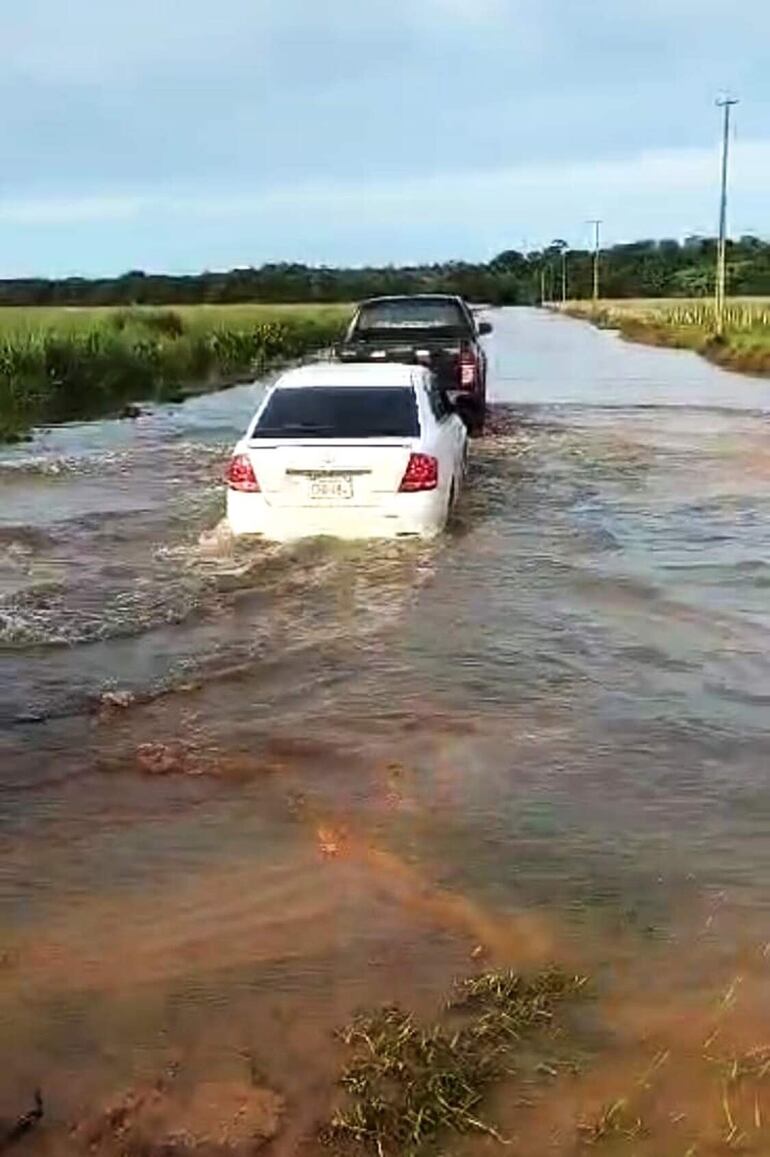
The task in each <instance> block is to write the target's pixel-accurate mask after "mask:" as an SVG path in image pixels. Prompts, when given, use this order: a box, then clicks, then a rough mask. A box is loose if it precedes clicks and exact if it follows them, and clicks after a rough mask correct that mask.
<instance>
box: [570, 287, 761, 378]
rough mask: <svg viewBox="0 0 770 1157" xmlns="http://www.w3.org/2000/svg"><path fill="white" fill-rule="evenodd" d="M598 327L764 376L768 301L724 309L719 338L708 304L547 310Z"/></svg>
mask: <svg viewBox="0 0 770 1157" xmlns="http://www.w3.org/2000/svg"><path fill="white" fill-rule="evenodd" d="M553 308H554V309H557V310H559V311H562V312H564V313H567V314H569V316H570V317H577V318H582V319H584V320H586V321H590V322H592V323H593V324H594V325H596V326H599V327H600V328H601V329H615V330H618V331H619V332H620V334H621V336H622V337H624V338H625V339H626V340H627V341H635V342H642V343H644V344H645V345H655V346H667V347H670V348H676V349H692V350H695V351H696V353H699V354H701V355H702V356H703V357H706V358H708V359H709V361H712V362H716V364H717V365H720V366H724V367H725V369H730V370H736V371H738V372H740V373H745V374H755V375H758V376H770V301H767V300H763V299H757V298H753V299H752V298H746V299H738V300H735V301H732V302H731V303H730V305H729V306H728V309H727V316H726V329H725V334H724V336H723V337H718V336H717V335H716V334H715V332H714V310H713V306H712V305H711V303H710V302H705V301H687V300H682V301H673V300H667V299H661V300H648V301H644V300H635V299H630V300H627V301H601V302H599V305H598V308H597V309H594V307H593V303H592V302H590V301H572V302H567V304H566V305H565V306H560V305H556V306H554V307H553Z"/></svg>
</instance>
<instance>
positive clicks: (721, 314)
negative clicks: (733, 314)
mask: <svg viewBox="0 0 770 1157" xmlns="http://www.w3.org/2000/svg"><path fill="white" fill-rule="evenodd" d="M716 103H717V108H721V109H724V127H723V135H722V187H721V194H720V198H719V241H718V243H717V277H716V288H715V293H714V315H715V321H716V331H717V333H718V334H719V336H720V337H721V336H722V334H723V333H724V331H725V288H726V282H727V166H728V159H729V153H730V110H731V109H732V107H733V105H734V104H737V103H738V101H737V99H736V98H735V97H729V96H725V97H720V99H719V100H718V101H717V102H716Z"/></svg>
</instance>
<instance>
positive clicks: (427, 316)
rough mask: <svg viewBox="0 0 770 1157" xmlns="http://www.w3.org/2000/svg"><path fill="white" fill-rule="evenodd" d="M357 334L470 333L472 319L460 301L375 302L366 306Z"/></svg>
mask: <svg viewBox="0 0 770 1157" xmlns="http://www.w3.org/2000/svg"><path fill="white" fill-rule="evenodd" d="M355 328H356V330H357V331H361V332H368V331H370V330H379V329H386V330H392V329H441V330H453V331H455V330H463V331H464V330H467V329H468V319H467V317H466V316H465V312H464V310H463V309H462V307H461V306H460V304H459V303H458V302H456V301H447V300H442V299H441V298H435V299H434V298H404V299H399V300H395V301H373V302H370V303H369V304H368V305H362V306H361V309H360V311H359V313H358V318H357V319H356V326H355Z"/></svg>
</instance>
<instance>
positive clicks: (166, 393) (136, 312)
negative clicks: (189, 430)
mask: <svg viewBox="0 0 770 1157" xmlns="http://www.w3.org/2000/svg"><path fill="white" fill-rule="evenodd" d="M346 316H347V311H346V310H345V309H342V308H339V309H331V310H319V309H312V308H308V309H304V310H282V311H281V310H279V311H276V310H267V311H261V310H259V309H258V308H257V307H251V309H243V308H241V309H236V310H233V311H229V310H216V309H212V310H206V309H200V310H187V311H182V310H175V309H163V310H158V309H154V310H153V309H118V310H106V311H99V310H97V311H90V310H89V311H83V312H81V311H75V312H68V311H62V310H55V311H48V310H44V311H41V313H40V314H39V315H38V314H37V313H36V311H34V310H13V311H11V313H10V314H7V315H5V316H4V317H3V318H2V319H0V440H2V439H4V440H11V439H14V438H19V437H23V436H24V434H25V433H26V432H27V431H28V430H29V428H30V427H31V426H33V425H38V424H43V423H50V422H62V421H69V420H75V419H80V418H89V417H95V416H101V415H110V414H119V413H121V412H124V413H125V416H128V417H136V416H137V415H138V413H139V412H140V411H139V409H138V408H137V406H136V403H137V402H142V401H145V400H155V401H179V400H182V399H183V398H184V396H185V394H186V393H189V392H190V391H194V390H199V389H202V388H212V387H215V386H218V385H224V384H227V383H228V382H232V381H234V380H238V379H244V378H248V377H250V376H251V375H254V376H256V375H258V374H259V373H260V372H262V371H263V370H264V369H265V368H266V367H267V366H268V365H270V364H272V363H274V362H276V361H280V360H283V359H291V358H296V357H299V356H301V355H304V354H307V353H309V352H311V351H313V350H315V349H318V348H321V347H324V346H328V345H329V344H330V343H331V342H333V341H334V340H335V339H336V338H337V337H338V336H339V334H340V331H341V328H342V325H343V323H344V319H345V317H346Z"/></svg>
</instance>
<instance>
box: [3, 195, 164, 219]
mask: <svg viewBox="0 0 770 1157" xmlns="http://www.w3.org/2000/svg"><path fill="white" fill-rule="evenodd" d="M152 204H153V202H152V200H151V199H148V198H145V197H134V196H126V197H123V196H119V195H111V194H105V195H103V196H89V197H71V198H67V197H51V198H46V197H34V198H30V199H28V200H22V199H20V198H14V199H13V200H0V224H3V225H19V226H47V225H76V224H80V223H83V222H86V223H88V222H94V223H96V222H99V221H126V220H130V219H131V218H134V217H138V216H140V214H141V213H142V211H143V210H145V209H147V208H149V207H151V205H152Z"/></svg>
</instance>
